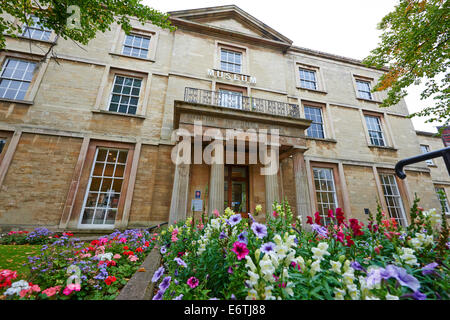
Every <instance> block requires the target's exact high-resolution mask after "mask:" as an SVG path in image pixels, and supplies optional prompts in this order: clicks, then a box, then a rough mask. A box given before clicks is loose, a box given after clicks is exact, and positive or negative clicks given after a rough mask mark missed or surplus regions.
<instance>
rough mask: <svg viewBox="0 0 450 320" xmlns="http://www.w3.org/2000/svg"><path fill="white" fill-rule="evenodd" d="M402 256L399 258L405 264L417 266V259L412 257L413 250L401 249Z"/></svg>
mask: <svg viewBox="0 0 450 320" xmlns="http://www.w3.org/2000/svg"><path fill="white" fill-rule="evenodd" d="M402 253H403V254H402V255H401V256H400V258H401V259H402V260H403V262H405V263H406V264H408V265H410V266H418V265H419V264H418V263H417V258H416V256H415V255H414V250H413V249H411V248H402Z"/></svg>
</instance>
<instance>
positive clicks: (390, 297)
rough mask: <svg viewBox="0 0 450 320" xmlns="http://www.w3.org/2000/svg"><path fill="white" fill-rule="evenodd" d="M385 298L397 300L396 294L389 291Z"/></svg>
mask: <svg viewBox="0 0 450 320" xmlns="http://www.w3.org/2000/svg"><path fill="white" fill-rule="evenodd" d="M386 300H399V298H398V297H397V296H393V295H390V294H389V293H386Z"/></svg>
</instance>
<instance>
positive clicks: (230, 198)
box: [224, 166, 249, 213]
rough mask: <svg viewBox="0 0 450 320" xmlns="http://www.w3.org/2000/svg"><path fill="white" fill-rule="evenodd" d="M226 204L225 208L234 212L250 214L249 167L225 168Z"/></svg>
mask: <svg viewBox="0 0 450 320" xmlns="http://www.w3.org/2000/svg"><path fill="white" fill-rule="evenodd" d="M224 180H225V181H224V182H225V183H224V185H225V190H224V192H225V196H224V199H225V203H224V207H225V208H227V207H230V208H231V209H233V211H234V212H239V213H247V212H248V209H247V208H248V199H249V197H248V195H249V188H248V185H249V183H248V167H247V166H225V179H224Z"/></svg>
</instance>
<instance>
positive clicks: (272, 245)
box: [261, 242, 275, 253]
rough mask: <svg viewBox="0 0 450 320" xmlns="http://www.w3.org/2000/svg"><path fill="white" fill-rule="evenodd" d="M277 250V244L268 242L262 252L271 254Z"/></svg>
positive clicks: (263, 246)
mask: <svg viewBox="0 0 450 320" xmlns="http://www.w3.org/2000/svg"><path fill="white" fill-rule="evenodd" d="M274 250H275V243H273V242H267V243H264V244H263V245H262V246H261V252H264V253H269V252H272V251H274Z"/></svg>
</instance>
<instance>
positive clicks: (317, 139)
mask: <svg viewBox="0 0 450 320" xmlns="http://www.w3.org/2000/svg"><path fill="white" fill-rule="evenodd" d="M305 139H308V140H316V141H323V142H331V143H337V140H335V139H329V138H314V137H308V136H305Z"/></svg>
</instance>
